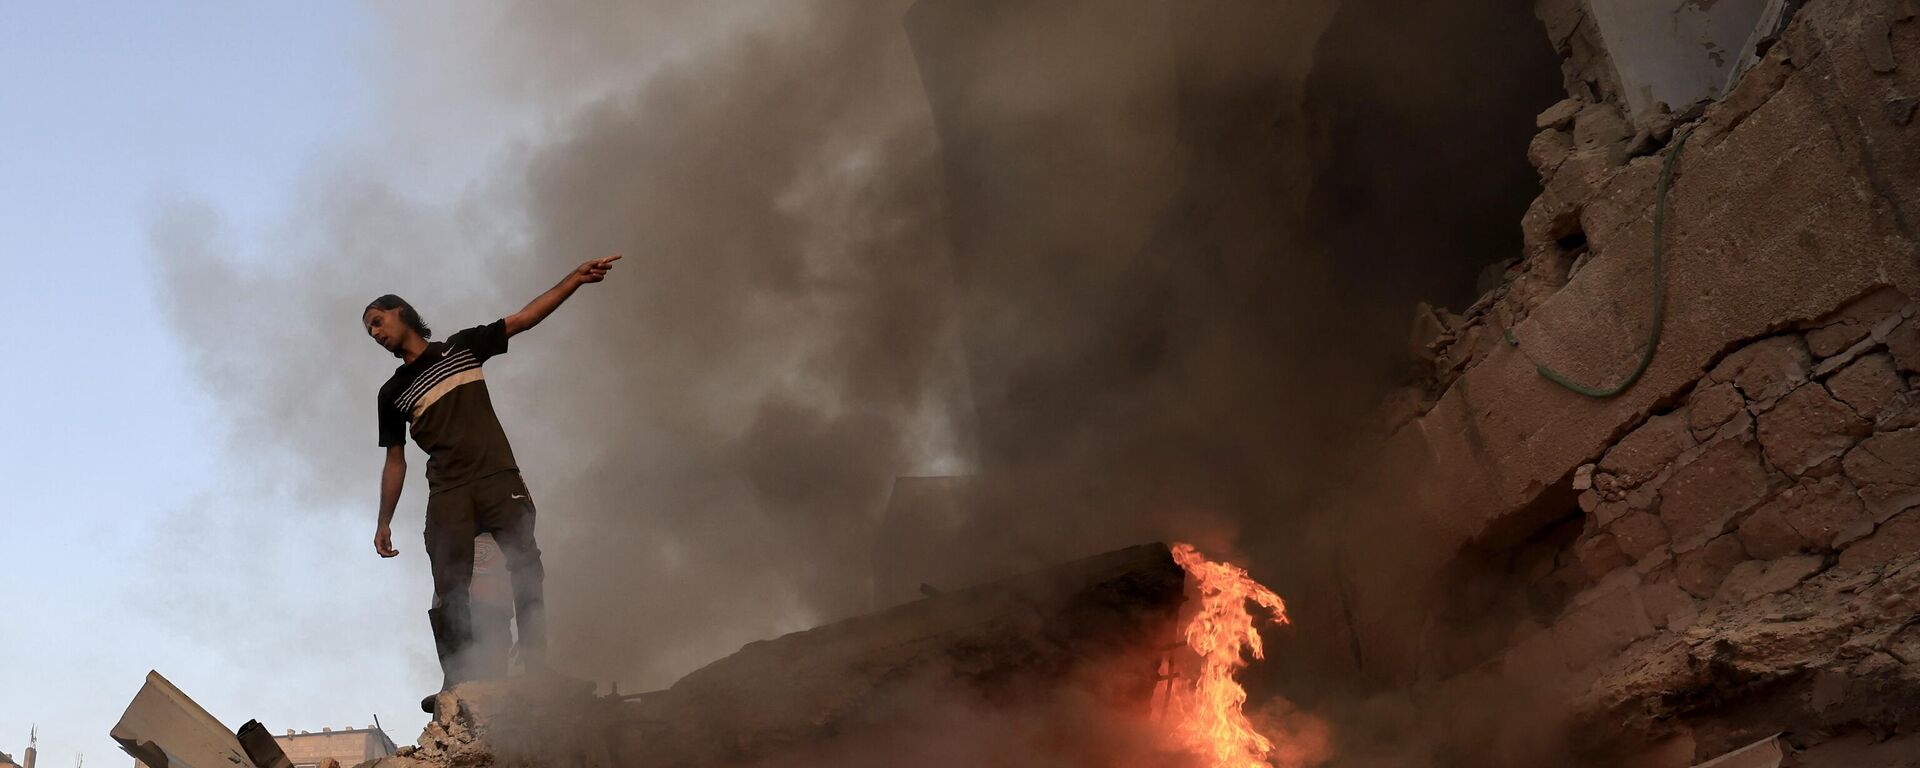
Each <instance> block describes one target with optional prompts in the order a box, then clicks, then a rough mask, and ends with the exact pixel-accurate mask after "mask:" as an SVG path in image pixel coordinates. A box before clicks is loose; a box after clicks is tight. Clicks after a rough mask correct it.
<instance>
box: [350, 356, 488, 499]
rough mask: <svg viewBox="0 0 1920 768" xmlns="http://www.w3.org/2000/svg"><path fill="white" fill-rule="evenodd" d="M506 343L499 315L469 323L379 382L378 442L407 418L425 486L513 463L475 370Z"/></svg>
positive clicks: (400, 439)
mask: <svg viewBox="0 0 1920 768" xmlns="http://www.w3.org/2000/svg"><path fill="white" fill-rule="evenodd" d="M506 351H507V323H506V321H505V320H496V321H494V322H492V323H489V324H487V325H481V326H475V327H473V328H468V329H466V330H464V331H461V332H459V333H456V334H454V335H452V336H450V337H448V338H447V340H446V341H444V342H437V341H436V342H432V343H429V344H428V345H427V349H426V351H425V352H422V353H420V356H419V357H416V358H414V359H413V362H410V363H407V364H405V365H402V366H400V367H399V368H396V369H394V372H393V378H391V379H388V380H387V383H386V385H385V386H382V387H381V388H380V445H381V446H383V447H384V446H393V445H400V444H402V443H404V442H406V431H407V425H408V424H412V425H413V441H414V443H416V444H418V445H419V446H420V450H423V451H426V452H427V488H428V489H429V490H430V491H442V490H446V489H448V488H453V487H455V486H459V485H462V484H465V483H469V482H472V481H474V480H478V479H480V478H483V477H486V476H488V475H492V474H496V473H499V472H506V471H509V470H513V469H518V467H517V465H515V464H514V461H513V446H511V445H509V444H508V443H507V433H506V431H505V430H502V429H501V428H500V419H499V417H497V416H495V415H494V413H493V400H492V399H491V398H489V397H488V396H487V382H486V379H485V378H483V377H482V376H481V373H480V365H481V364H482V363H485V362H486V361H487V358H490V357H493V356H494V355H498V354H503V353H505V352H506Z"/></svg>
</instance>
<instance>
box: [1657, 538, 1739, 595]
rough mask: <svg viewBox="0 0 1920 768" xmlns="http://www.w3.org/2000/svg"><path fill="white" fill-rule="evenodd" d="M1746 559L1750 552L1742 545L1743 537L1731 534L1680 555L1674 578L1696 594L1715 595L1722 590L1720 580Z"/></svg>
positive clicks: (1677, 559)
mask: <svg viewBox="0 0 1920 768" xmlns="http://www.w3.org/2000/svg"><path fill="white" fill-rule="evenodd" d="M1746 559H1747V552H1746V549H1745V548H1743V547H1742V546H1741V544H1740V539H1739V538H1738V537H1736V536H1733V535H1732V534H1728V535H1725V536H1721V537H1719V538H1716V539H1714V540H1712V541H1709V542H1707V543H1706V545H1705V546H1702V547H1700V548H1699V549H1696V550H1693V551H1692V552H1686V553H1682V554H1680V555H1679V556H1677V557H1676V559H1675V561H1674V565H1673V578H1674V581H1675V582H1676V583H1678V584H1679V585H1680V588H1681V589H1684V590H1686V591H1687V593H1688V594H1691V595H1693V596H1694V597H1698V598H1703V599H1704V598H1708V597H1712V596H1713V594H1714V593H1715V592H1717V591H1719V589H1720V582H1722V581H1724V580H1726V578H1727V573H1729V572H1731V571H1732V570H1733V567H1734V566H1736V565H1739V564H1740V563H1741V562H1742V561H1744V560H1746Z"/></svg>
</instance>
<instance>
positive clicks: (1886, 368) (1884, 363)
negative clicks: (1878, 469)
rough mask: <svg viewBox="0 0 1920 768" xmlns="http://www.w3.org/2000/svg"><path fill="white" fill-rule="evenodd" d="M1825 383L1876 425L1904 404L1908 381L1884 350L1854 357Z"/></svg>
mask: <svg viewBox="0 0 1920 768" xmlns="http://www.w3.org/2000/svg"><path fill="white" fill-rule="evenodd" d="M1826 384H1827V389H1828V390H1829V391H1831V392H1832V393H1833V396H1834V397H1835V398H1837V399H1839V400H1840V402H1843V403H1846V404H1847V405H1848V406H1849V407H1851V408H1853V410H1854V412H1855V413H1858V414H1860V415H1861V416H1863V417H1865V418H1867V419H1870V420H1872V421H1873V422H1874V424H1876V425H1880V424H1885V423H1887V422H1889V421H1891V420H1892V419H1894V418H1895V417H1896V416H1898V415H1899V414H1900V413H1901V412H1902V411H1903V410H1904V408H1905V406H1906V405H1907V382H1906V380H1905V379H1903V378H1901V376H1900V373H1899V371H1896V370H1894V368H1893V358H1892V357H1890V356H1888V355H1886V354H1871V355H1867V356H1865V357H1862V358H1860V359H1858V360H1855V361H1853V363H1852V364H1851V365H1848V366H1847V367H1845V368H1842V369H1841V370H1840V371H1839V372H1838V373H1835V374H1834V375H1833V377H1832V378H1830V379H1827V382H1826ZM1909 426H1911V425H1909Z"/></svg>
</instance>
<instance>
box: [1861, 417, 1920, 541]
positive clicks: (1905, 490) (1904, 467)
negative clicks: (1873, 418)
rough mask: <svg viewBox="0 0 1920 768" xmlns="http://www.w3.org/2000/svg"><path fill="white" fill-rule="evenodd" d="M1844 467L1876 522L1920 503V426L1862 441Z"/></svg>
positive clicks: (1885, 433) (1884, 433) (1881, 434)
mask: <svg viewBox="0 0 1920 768" xmlns="http://www.w3.org/2000/svg"><path fill="white" fill-rule="evenodd" d="M1841 465H1842V467H1843V469H1844V471H1845V472H1846V476H1847V479H1849V480H1852V481H1853V484H1854V485H1855V487H1857V488H1858V489H1859V492H1860V498H1861V499H1862V500H1863V501H1865V502H1866V505H1867V512H1868V514H1871V515H1873V517H1874V519H1876V520H1885V519H1887V518H1888V517H1891V516H1893V515H1895V514H1898V513H1899V512H1900V511H1902V510H1905V509H1907V508H1909V507H1912V506H1914V505H1916V504H1920V427H1910V428H1907V429H1902V430H1896V431H1893V432H1883V433H1880V434H1877V435H1874V436H1872V437H1869V438H1867V439H1865V440H1862V441H1861V442H1860V444H1859V445H1857V446H1855V447H1854V448H1853V450H1851V451H1848V452H1847V455H1846V458H1845V459H1844V460H1843V461H1842V463H1841Z"/></svg>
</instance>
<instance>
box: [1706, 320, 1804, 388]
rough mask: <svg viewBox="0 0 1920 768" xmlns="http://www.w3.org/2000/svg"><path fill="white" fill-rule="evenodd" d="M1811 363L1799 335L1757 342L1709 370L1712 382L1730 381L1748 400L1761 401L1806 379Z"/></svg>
mask: <svg viewBox="0 0 1920 768" xmlns="http://www.w3.org/2000/svg"><path fill="white" fill-rule="evenodd" d="M1812 367H1813V360H1812V358H1811V357H1810V356H1809V355H1808V354H1807V345H1806V342H1805V341H1804V340H1802V339H1801V338H1800V336H1799V335H1797V334H1795V335H1788V336H1773V337H1770V338H1765V339H1761V340H1759V341H1756V342H1754V343H1752V344H1748V345H1747V346H1744V347H1741V348H1740V349H1737V350H1734V352H1733V354H1730V355H1727V357H1726V359H1724V360H1721V361H1720V364H1719V365H1716V366H1714V368H1713V374H1712V376H1713V380H1714V381H1716V382H1732V383H1733V385H1734V386H1735V387H1738V388H1739V389H1740V394H1742V395H1744V396H1746V398H1747V399H1748V400H1750V401H1754V402H1763V401H1770V400H1773V399H1775V398H1778V397H1781V396H1783V395H1785V394H1787V393H1788V392H1791V391H1793V388H1794V387H1797V386H1800V383H1801V382H1804V381H1806V380H1807V372H1808V371H1809V370H1810V369H1811V368H1812Z"/></svg>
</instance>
